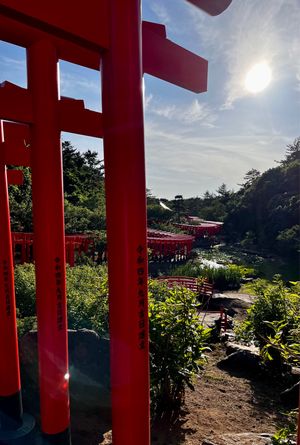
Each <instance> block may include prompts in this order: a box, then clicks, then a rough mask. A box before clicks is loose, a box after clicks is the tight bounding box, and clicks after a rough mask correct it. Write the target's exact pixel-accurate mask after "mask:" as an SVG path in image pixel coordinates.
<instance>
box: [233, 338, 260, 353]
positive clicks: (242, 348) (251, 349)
mask: <svg viewBox="0 0 300 445" xmlns="http://www.w3.org/2000/svg"><path fill="white" fill-rule="evenodd" d="M225 346H226V354H227V355H230V354H233V353H234V352H241V351H249V352H252V353H254V354H257V355H259V348H258V347H257V346H254V345H252V346H246V345H241V344H239V343H233V342H230V341H228V342H227V343H225Z"/></svg>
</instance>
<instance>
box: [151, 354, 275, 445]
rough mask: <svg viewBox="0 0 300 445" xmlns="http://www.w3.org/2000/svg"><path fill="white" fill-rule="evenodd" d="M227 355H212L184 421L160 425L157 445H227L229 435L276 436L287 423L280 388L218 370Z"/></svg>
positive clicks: (155, 433)
mask: <svg viewBox="0 0 300 445" xmlns="http://www.w3.org/2000/svg"><path fill="white" fill-rule="evenodd" d="M224 355H225V354H224V349H223V347H222V346H218V347H217V348H216V349H215V351H213V352H212V353H211V354H210V356H209V358H208V364H207V366H206V369H205V371H204V373H203V375H202V376H201V378H199V379H198V380H197V383H196V386H195V391H190V390H189V391H188V392H187V394H186V403H185V406H184V407H183V410H182V412H181V415H180V418H179V419H178V420H177V421H176V422H175V423H173V424H172V423H170V424H169V425H167V422H165V421H164V420H162V421H161V422H160V423H159V424H158V425H156V427H155V429H154V431H153V433H152V444H153V445H180V444H185V445H201V444H202V442H203V441H204V440H205V439H206V440H207V441H208V442H209V441H211V442H213V443H215V444H216V445H223V443H225V442H224V441H223V438H222V437H223V436H224V435H226V434H232V433H235V434H238V433H250V432H252V433H274V432H275V430H276V428H277V426H278V423H280V421H282V420H283V417H282V416H281V415H280V414H279V412H280V411H281V409H282V408H281V407H280V404H279V401H278V395H276V394H278V392H276V387H274V386H273V385H272V384H270V383H269V382H268V381H267V380H261V379H260V380H259V379H258V380H256V379H255V381H253V380H252V381H251V380H249V379H247V378H245V377H244V376H241V375H230V374H228V373H227V372H225V371H222V370H220V369H218V368H217V367H216V362H217V361H218V360H220V359H221V358H222V357H223V356H224ZM251 443H252V442H251ZM241 445H242V444H241Z"/></svg>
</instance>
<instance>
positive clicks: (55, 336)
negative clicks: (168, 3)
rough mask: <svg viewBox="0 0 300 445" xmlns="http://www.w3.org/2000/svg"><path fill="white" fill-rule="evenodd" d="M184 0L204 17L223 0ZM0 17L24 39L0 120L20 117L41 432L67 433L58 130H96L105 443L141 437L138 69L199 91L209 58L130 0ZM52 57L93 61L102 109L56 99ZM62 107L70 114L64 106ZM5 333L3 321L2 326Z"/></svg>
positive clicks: (17, 39)
mask: <svg viewBox="0 0 300 445" xmlns="http://www.w3.org/2000/svg"><path fill="white" fill-rule="evenodd" d="M191 2H192V3H194V4H196V5H197V6H199V7H200V8H202V9H204V10H206V11H207V12H210V13H211V14H212V15H214V14H217V13H220V12H222V11H223V10H224V9H226V7H227V6H228V5H229V3H230V1H229V0H219V1H218V0H211V2H208V0H191ZM220 5H221V6H220ZM58 11H59V14H58ZM0 14H1V17H0V38H1V39H2V40H5V41H8V42H11V43H15V44H17V45H21V46H25V47H26V48H27V67H28V89H22V88H18V87H16V86H13V85H11V84H7V83H6V85H2V88H1V89H0V118H2V119H7V120H11V121H17V122H20V123H25V124H29V125H30V136H31V141H32V147H31V152H32V153H31V166H32V188H33V218H34V228H35V255H36V279H37V289H36V294H37V311H38V340H39V363H40V394H41V419H42V431H43V433H44V439H45V440H46V442H47V443H59V444H62V443H69V442H70V432H69V424H70V415H69V395H68V377H69V374H68V355H67V323H66V290H65V253H64V218H63V188H62V162H61V149H60V131H61V130H62V129H64V130H67V131H71V132H76V133H77V132H79V133H81V134H88V135H94V136H97V137H101V136H102V135H103V136H104V155H105V167H106V190H107V196H106V201H107V223H108V224H107V226H108V230H107V232H108V249H109V286H110V335H111V386H112V411H113V441H114V444H115V445H121V444H122V445H140V444H143V445H144V444H145V445H148V444H149V443H150V429H149V364H148V352H149V351H148V319H147V244H146V204H145V203H146V199H145V170H144V128H143V97H142V74H143V71H144V72H147V73H148V74H152V75H155V76H156V77H159V78H161V79H163V80H167V81H169V82H172V83H174V84H176V85H178V86H181V87H184V88H187V89H190V90H192V91H194V92H197V93H199V92H203V91H205V90H206V82H207V62H206V61H205V60H204V59H202V58H201V57H198V56H196V55H194V54H192V53H190V52H189V51H186V50H184V49H183V48H181V47H179V46H178V45H176V44H174V43H172V42H170V41H169V40H168V39H166V34H165V28H164V27H163V26H162V25H156V24H150V23H147V22H145V23H144V24H143V34H141V26H140V25H141V16H140V0H128V1H127V2H125V1H124V0H110V1H109V0H101V1H100V0H98V1H97V0H90V1H88V2H87V3H86V4H85V7H84V8H83V7H82V5H81V4H79V3H74V2H73V1H71V0H65V1H64V2H59V1H58V0H55V1H52V2H43V3H42V2H40V1H39V0H27V1H26V2H20V1H19V0H0ZM142 53H143V58H141V54H142ZM59 58H61V59H64V60H67V61H70V62H73V63H77V64H80V65H83V66H86V67H89V68H93V69H97V70H98V69H99V67H100V59H101V69H102V88H103V95H102V97H103V117H102V115H101V114H100V113H96V112H91V111H87V110H85V109H82V108H80V110H78V107H76V106H75V102H74V101H69V102H68V103H67V102H64V101H63V100H59V94H58V81H57V71H56V68H57V62H58V59H59ZM66 108H67V109H68V113H64V110H65V109H66ZM88 115H89V117H87V116H88ZM102 121H103V124H102ZM6 216H7V215H6ZM120 223H121V230H120V229H119V224H120ZM116 277H117V278H116ZM2 285H3V284H2ZM11 298H13V297H12V296H11ZM13 315H14V314H13ZM9 333H11V332H10V331H5V328H2V330H1V332H0V335H1V336H5V335H6V334H9ZM2 352H3V351H0V354H2ZM1 395H2V394H0V396H1ZM5 395H7V394H4V396H5ZM10 395H11V396H13V395H14V394H10Z"/></svg>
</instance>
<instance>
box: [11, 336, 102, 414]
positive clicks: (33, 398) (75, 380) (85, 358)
mask: <svg viewBox="0 0 300 445" xmlns="http://www.w3.org/2000/svg"><path fill="white" fill-rule="evenodd" d="M68 338H69V373H70V399H71V406H72V408H75V410H76V409H78V410H81V411H84V410H96V411H99V410H100V409H103V408H104V409H106V408H109V407H110V391H109V382H110V372H109V341H108V340H105V339H101V338H100V337H99V336H98V335H97V334H96V333H95V332H94V331H90V330H87V329H81V330H78V331H72V330H69V331H68ZM20 362H21V372H22V392H23V401H24V405H25V406H26V409H27V410H28V411H29V412H30V413H32V414H36V413H38V412H39V385H38V359H37V332H36V331H31V332H28V333H27V334H26V335H24V336H23V337H22V338H21V339H20ZM27 407H28V408H27Z"/></svg>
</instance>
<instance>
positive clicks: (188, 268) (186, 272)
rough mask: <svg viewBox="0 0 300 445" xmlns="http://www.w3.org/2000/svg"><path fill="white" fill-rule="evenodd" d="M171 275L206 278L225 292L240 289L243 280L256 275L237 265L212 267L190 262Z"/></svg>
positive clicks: (173, 271)
mask: <svg viewBox="0 0 300 445" xmlns="http://www.w3.org/2000/svg"><path fill="white" fill-rule="evenodd" d="M170 275H173V276H187V277H195V278H201V277H204V278H207V279H208V280H209V282H210V283H213V284H214V287H215V289H218V290H220V291H223V290H229V289H239V287H240V286H241V283H242V281H243V279H245V278H248V277H249V276H253V275H254V270H253V269H249V268H246V267H244V266H239V265H237V264H227V265H226V266H222V267H210V266H207V265H204V264H201V263H200V262H199V261H189V262H187V263H186V264H182V265H180V266H178V267H176V268H175V269H173V270H171V271H170Z"/></svg>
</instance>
